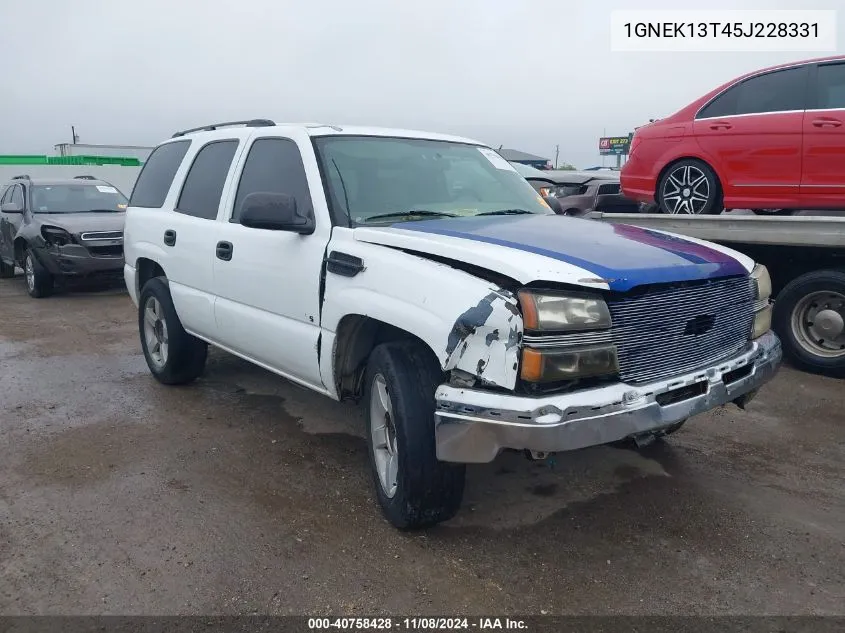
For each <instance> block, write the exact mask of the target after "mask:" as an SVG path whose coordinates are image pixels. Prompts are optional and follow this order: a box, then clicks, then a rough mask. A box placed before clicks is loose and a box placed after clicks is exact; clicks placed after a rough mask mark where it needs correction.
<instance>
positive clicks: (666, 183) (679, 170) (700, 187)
mask: <svg viewBox="0 0 845 633" xmlns="http://www.w3.org/2000/svg"><path fill="white" fill-rule="evenodd" d="M695 170H697V172H698V174H701V175H702V176H704V178H705V179H706V187H705V185H704V184H702V183H701V182H700V181H699V180H698V176H697V174H696V171H695ZM685 174H686V175H688V177H687V180H691V181H692V182H693V183H696V184H694V186H689V187H678V186H677V185H676V184H675V183H676V182H678V181H679V178H680V180H681V181H683V180H684V178H685V176H684V175H685ZM670 179H674V180H672V182H671V183H670ZM683 184H689V183H687V182H685V181H684V182H683ZM675 189H677V192H678V197H677V198H676V197H674V196H666V195H665V194H667V193H669V192H671V193H673V194H674V193H675ZM705 190H706V194H707V195H706V197H705V196H704V193H705ZM685 192H689V196H690V197H687V194H686V193H685ZM655 193H656V195H655V200H656V201H657V205H658V207H659V209H660V213H693V214H698V215H717V214H719V213H721V212H722V186H721V184H720V183H719V179H718V178H717V177H716V172H714V171H713V169H712V168H711V167H710V165H708V164H707V163H705V162H704V161H700V160H697V159H695V158H685V159H683V160H679V161H678V162H676V163H672V164H671V165H669V167H668V168H667V169H666V170H665V171H664V172H663V175H662V176H661V177H660V181H659V182H658V183H657V191H656V192H655ZM695 193H698V194H701V197H702V198H705V201H704V202H700V201H697V199H696V198H694V197H692V196H694V194H695ZM679 205H680V206H681V207H684V208H688V209H691V210H690V211H678V208H679Z"/></svg>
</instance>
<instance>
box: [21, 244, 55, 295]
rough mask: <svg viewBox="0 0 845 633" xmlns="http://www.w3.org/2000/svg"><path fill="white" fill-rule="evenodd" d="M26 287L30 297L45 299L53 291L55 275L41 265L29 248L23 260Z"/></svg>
mask: <svg viewBox="0 0 845 633" xmlns="http://www.w3.org/2000/svg"><path fill="white" fill-rule="evenodd" d="M23 271H24V274H25V276H26V289H27V292H29V296H30V297H34V298H35V299H43V298H44V297H49V296H50V294H51V293H52V292H53V276H52V275H51V274H50V273H49V271H48V270H47V269H46V268H44V266H42V265H41V262H39V261H38V260H37V259H36V258H35V255H34V254H33V252H32V250H27V251H26V255H24V260H23Z"/></svg>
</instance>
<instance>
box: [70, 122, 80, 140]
mask: <svg viewBox="0 0 845 633" xmlns="http://www.w3.org/2000/svg"><path fill="white" fill-rule="evenodd" d="M70 133H71V135H72V136H73V141H72V144H73V145H76V144H77V143H78V142H79V137H78V136H77V135H76V128H75V127H74V126H72V125H71V126H70Z"/></svg>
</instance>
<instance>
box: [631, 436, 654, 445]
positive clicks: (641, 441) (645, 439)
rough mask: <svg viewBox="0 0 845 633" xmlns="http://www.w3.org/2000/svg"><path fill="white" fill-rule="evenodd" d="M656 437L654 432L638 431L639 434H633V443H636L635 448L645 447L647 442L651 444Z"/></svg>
mask: <svg viewBox="0 0 845 633" xmlns="http://www.w3.org/2000/svg"><path fill="white" fill-rule="evenodd" d="M656 439H657V434H656V433H640V434H639V435H635V436H634V437H633V440H634V444H636V445H637V448H645V447H646V446H648V445H649V444H653V443H654V440H656Z"/></svg>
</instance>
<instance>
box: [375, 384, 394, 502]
mask: <svg viewBox="0 0 845 633" xmlns="http://www.w3.org/2000/svg"><path fill="white" fill-rule="evenodd" d="M370 435H371V437H372V440H373V459H374V461H375V466H376V472H377V473H378V478H379V483H380V484H381V488H382V491H383V492H384V494H385V495H386V496H387V497H388V498H392V497H393V495H395V494H396V488H397V485H398V484H397V478H398V474H399V455H398V453H397V450H396V427H395V425H394V421H393V403H392V402H391V401H390V393H388V390H387V381H385V379H384V376H382V375H381V374H376V375H375V376H374V377H373V386H372V389H371V390H370Z"/></svg>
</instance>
